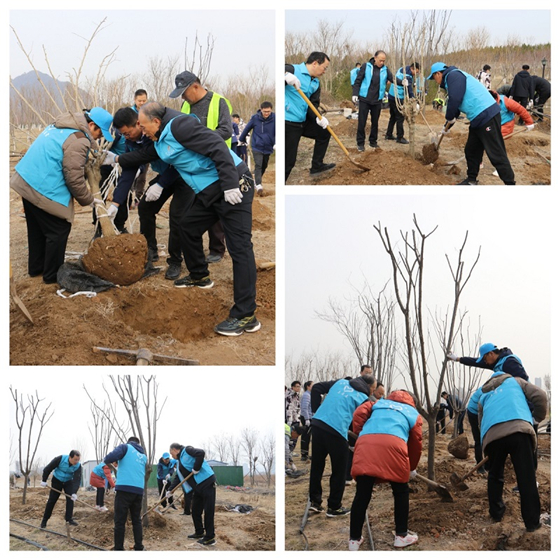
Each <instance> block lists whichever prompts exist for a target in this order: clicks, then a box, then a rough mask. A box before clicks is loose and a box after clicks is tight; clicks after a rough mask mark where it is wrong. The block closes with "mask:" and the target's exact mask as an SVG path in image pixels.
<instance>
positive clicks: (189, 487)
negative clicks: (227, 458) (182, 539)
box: [167, 443, 216, 546]
mask: <svg viewBox="0 0 560 560" xmlns="http://www.w3.org/2000/svg"><path fill="white" fill-rule="evenodd" d="M169 453H171V456H172V457H173V459H176V460H177V470H176V473H175V477H174V478H173V480H172V481H171V484H170V486H169V491H168V492H167V496H168V497H169V496H170V494H171V490H173V488H175V487H176V486H177V485H178V484H181V481H183V480H184V479H185V478H186V477H187V476H189V475H190V474H191V473H192V476H191V477H190V478H189V480H187V481H185V482H183V483H182V484H183V489H184V490H185V491H186V492H187V494H190V493H192V503H191V509H192V520H193V524H194V533H192V534H191V535H189V539H196V540H197V542H198V543H199V544H201V545H204V546H214V545H215V544H216V532H215V527H214V511H215V509H216V475H215V474H214V471H213V470H212V467H211V466H210V465H209V464H208V463H207V462H206V460H205V459H204V457H205V455H206V453H205V452H204V450H203V449H197V448H195V447H192V446H190V445H187V446H184V445H180V444H179V443H172V444H171V445H170V446H169ZM203 514H204V520H203V518H202V516H203Z"/></svg>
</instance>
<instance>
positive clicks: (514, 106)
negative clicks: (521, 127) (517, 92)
mask: <svg viewBox="0 0 560 560" xmlns="http://www.w3.org/2000/svg"><path fill="white" fill-rule="evenodd" d="M500 97H502V98H503V100H504V103H505V105H506V109H507V110H508V111H512V112H513V113H515V114H516V115H518V116H519V118H521V119H523V122H524V123H525V125H526V126H528V125H530V124H533V119H532V118H531V115H530V114H529V111H527V109H525V107H523V105H521V104H520V103H517V101H514V100H513V99H510V98H509V97H506V96H505V95H502V96H500V95H498V99H497V101H496V102H497V103H498V104H499V103H500ZM514 127H515V118H513V119H511V121H508V122H507V123H504V124H503V125H502V136H507V135H508V134H511V133H512V132H513V129H514Z"/></svg>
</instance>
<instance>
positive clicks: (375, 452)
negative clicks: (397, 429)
mask: <svg viewBox="0 0 560 560" xmlns="http://www.w3.org/2000/svg"><path fill="white" fill-rule="evenodd" d="M387 400H392V401H396V402H401V403H405V404H408V405H410V406H414V400H413V399H412V397H411V395H409V394H408V393H407V392H406V391H393V392H392V393H390V394H389V395H388V396H387ZM374 406H375V405H374V404H373V403H372V402H371V401H366V402H365V403H364V404H362V405H361V406H359V407H358V408H357V409H356V412H354V419H353V422H352V427H353V431H354V432H355V433H356V434H359V433H360V432H361V431H362V428H363V426H364V424H365V423H366V421H367V420H368V419H369V417H370V416H371V414H372V409H373V407H374ZM395 414H400V413H399V412H396V411H395ZM421 454H422V417H421V416H420V414H419V415H418V419H417V420H416V424H415V425H414V426H413V427H412V429H410V431H409V434H408V442H405V441H404V440H403V439H402V438H400V437H397V436H395V435H390V434H366V435H363V436H362V437H359V438H358V440H357V441H356V445H355V447H354V458H353V460H352V477H353V478H356V477H357V476H362V475H366V476H373V477H374V478H375V479H376V482H408V480H409V478H410V471H412V470H414V469H415V468H416V467H417V465H418V461H420V455H421Z"/></svg>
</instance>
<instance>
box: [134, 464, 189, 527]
mask: <svg viewBox="0 0 560 560" xmlns="http://www.w3.org/2000/svg"><path fill="white" fill-rule="evenodd" d="M193 474H194V473H193V472H192V471H191V474H189V476H186V477H185V478H183V480H181V482H180V483H179V484H177V486H175V488H173V490H170V492H171V493H172V494H173V492H175V490H177V488H180V487H181V486H183V484H184V483H185V482H187V480H189V478H190V477H191V476H192V475H193ZM166 494H167V492H166ZM166 499H167V497H164V498H162V499H161V500H160V501H159V502H158V503H157V504H156V505H155V506H152V507H151V508H150V509H149V510H148V511H147V512H146V513H145V514H144V515H142V518H144V517H145V516H146V515H148V513H150V512H151V511H153V510H154V509H156V508H157V507H158V506H159V505H160V504H161V503H163V502H164V501H165V500H166ZM157 513H158V514H159V515H161V513H159V511H158V512H157Z"/></svg>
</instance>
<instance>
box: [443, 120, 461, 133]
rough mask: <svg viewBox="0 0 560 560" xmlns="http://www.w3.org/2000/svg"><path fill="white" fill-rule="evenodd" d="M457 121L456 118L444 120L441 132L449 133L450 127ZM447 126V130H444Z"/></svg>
mask: <svg viewBox="0 0 560 560" xmlns="http://www.w3.org/2000/svg"><path fill="white" fill-rule="evenodd" d="M456 122H457V119H451V120H450V121H445V124H444V125H443V128H442V129H441V134H444V135H445V134H449V131H450V130H451V127H452V126H453V125H454V124H455V123H456ZM446 128H447V130H446Z"/></svg>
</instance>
